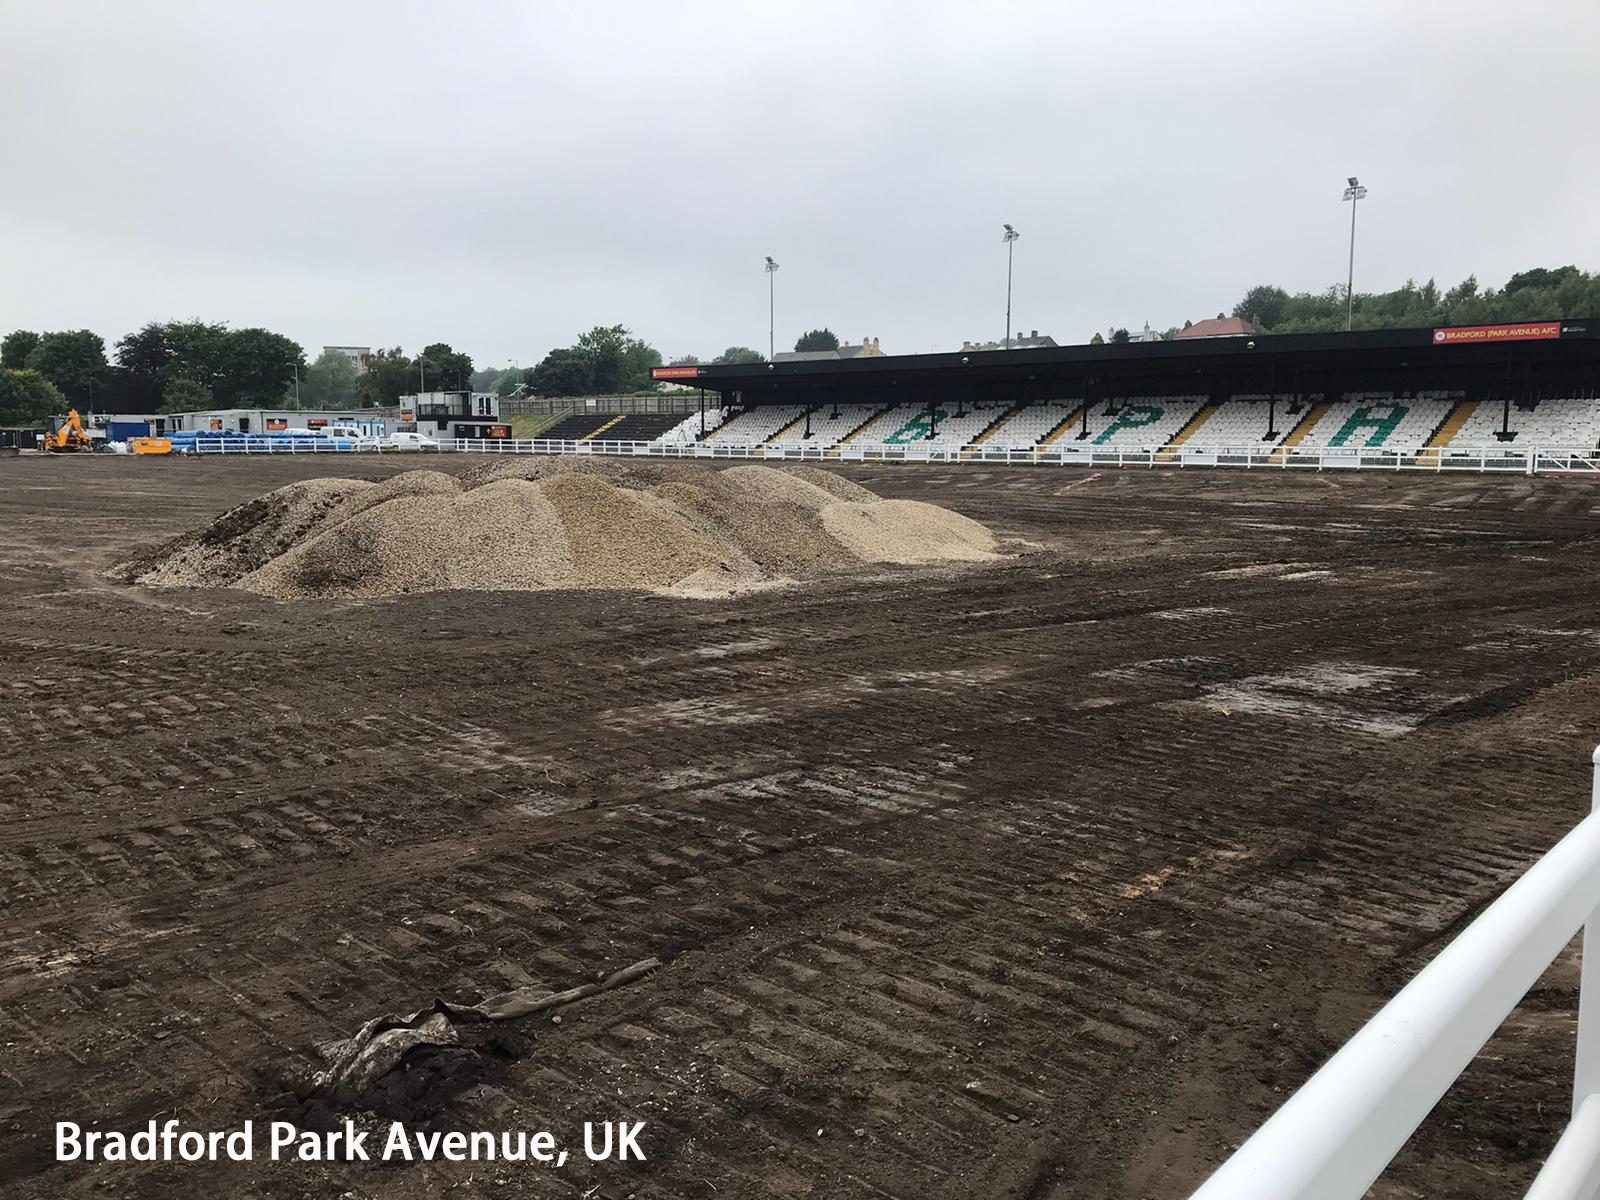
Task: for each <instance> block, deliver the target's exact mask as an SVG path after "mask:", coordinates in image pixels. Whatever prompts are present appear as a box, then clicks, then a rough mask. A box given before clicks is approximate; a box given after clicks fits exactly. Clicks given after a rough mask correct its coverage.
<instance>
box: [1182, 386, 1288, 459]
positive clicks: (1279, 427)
mask: <svg viewBox="0 0 1600 1200" xmlns="http://www.w3.org/2000/svg"><path fill="white" fill-rule="evenodd" d="M1293 405H1294V397H1293V396H1279V397H1278V403H1277V406H1276V408H1275V409H1273V410H1272V412H1271V413H1270V417H1271V420H1270V425H1271V432H1270V433H1269V432H1268V424H1269V420H1268V418H1269V413H1268V408H1267V398H1266V397H1265V396H1235V397H1233V398H1231V399H1229V400H1227V401H1226V402H1224V403H1222V404H1218V405H1214V406H1213V405H1207V406H1205V407H1206V409H1209V410H1210V415H1209V416H1207V417H1206V419H1205V420H1204V421H1203V422H1201V423H1200V424H1198V425H1197V426H1195V427H1194V428H1192V429H1190V430H1188V436H1186V437H1185V438H1184V439H1183V441H1182V442H1179V441H1178V440H1177V438H1176V437H1174V438H1173V441H1172V442H1169V443H1168V448H1169V449H1172V450H1176V449H1177V448H1178V446H1180V445H1181V446H1185V447H1187V448H1189V449H1191V450H1223V449H1252V450H1253V449H1256V448H1258V447H1261V446H1275V445H1277V444H1278V443H1279V442H1281V441H1282V440H1283V439H1284V438H1285V437H1287V436H1288V434H1289V431H1290V430H1291V429H1293V428H1294V427H1295V426H1296V425H1298V424H1299V423H1300V419H1301V418H1302V417H1303V416H1304V415H1305V414H1306V411H1307V409H1308V408H1309V407H1310V404H1309V402H1302V403H1301V405H1300V407H1299V408H1298V409H1297V410H1293V411H1292V406H1293ZM1195 415H1196V416H1199V415H1200V414H1198V413H1197V414H1195Z"/></svg>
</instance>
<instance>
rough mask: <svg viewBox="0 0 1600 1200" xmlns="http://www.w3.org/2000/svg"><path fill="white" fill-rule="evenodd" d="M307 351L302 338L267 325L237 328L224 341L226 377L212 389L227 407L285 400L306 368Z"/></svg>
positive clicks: (265, 404)
mask: <svg viewBox="0 0 1600 1200" xmlns="http://www.w3.org/2000/svg"><path fill="white" fill-rule="evenodd" d="M305 366H306V352H305V351H304V350H302V349H301V348H300V345H299V343H298V342H293V341H290V340H289V339H288V338H286V337H284V336H283V334H281V333H273V332H271V331H270V330H267V329H255V328H251V329H235V330H234V331H233V332H231V333H230V334H228V336H227V338H226V339H225V341H224V344H223V380H222V385H221V386H220V387H218V386H216V385H213V386H212V392H213V393H214V395H215V397H216V399H218V400H219V401H220V402H221V404H222V405H223V406H224V407H229V408H232V407H240V408H251V407H254V406H256V405H261V406H263V407H271V406H274V405H278V404H282V403H283V399H284V395H285V393H286V392H288V391H290V390H291V389H292V388H293V387H294V377H295V373H296V371H303V370H305Z"/></svg>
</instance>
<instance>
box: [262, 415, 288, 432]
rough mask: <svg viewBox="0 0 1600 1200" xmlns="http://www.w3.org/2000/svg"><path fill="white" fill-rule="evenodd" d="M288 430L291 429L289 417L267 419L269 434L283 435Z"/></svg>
mask: <svg viewBox="0 0 1600 1200" xmlns="http://www.w3.org/2000/svg"><path fill="white" fill-rule="evenodd" d="M287 428H289V418H288V417H268V418H267V432H268V433H281V432H283V431H284V430H285V429H287Z"/></svg>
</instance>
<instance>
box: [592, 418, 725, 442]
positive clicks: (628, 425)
mask: <svg viewBox="0 0 1600 1200" xmlns="http://www.w3.org/2000/svg"><path fill="white" fill-rule="evenodd" d="M699 421H700V417H699V414H698V413H697V414H695V428H696V429H699V428H700V424H699ZM677 424H678V417H677V414H675V413H629V414H628V415H627V416H625V417H623V418H622V420H620V421H618V422H617V423H616V424H615V425H613V426H611V427H610V428H609V429H607V430H606V431H605V432H604V433H601V434H598V435H597V436H599V437H603V438H605V439H606V440H607V441H614V442H650V441H654V440H655V439H656V438H659V437H661V436H662V435H663V434H665V433H666V432H668V431H669V430H671V429H673V428H675V427H676V426H677Z"/></svg>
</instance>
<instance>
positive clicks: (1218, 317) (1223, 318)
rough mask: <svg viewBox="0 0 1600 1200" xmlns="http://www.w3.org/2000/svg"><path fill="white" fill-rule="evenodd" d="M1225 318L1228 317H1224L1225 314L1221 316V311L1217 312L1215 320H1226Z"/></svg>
mask: <svg viewBox="0 0 1600 1200" xmlns="http://www.w3.org/2000/svg"><path fill="white" fill-rule="evenodd" d="M1227 319H1228V318H1227V317H1225V316H1223V315H1222V314H1221V313H1218V314H1217V320H1219V321H1226V320H1227Z"/></svg>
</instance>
